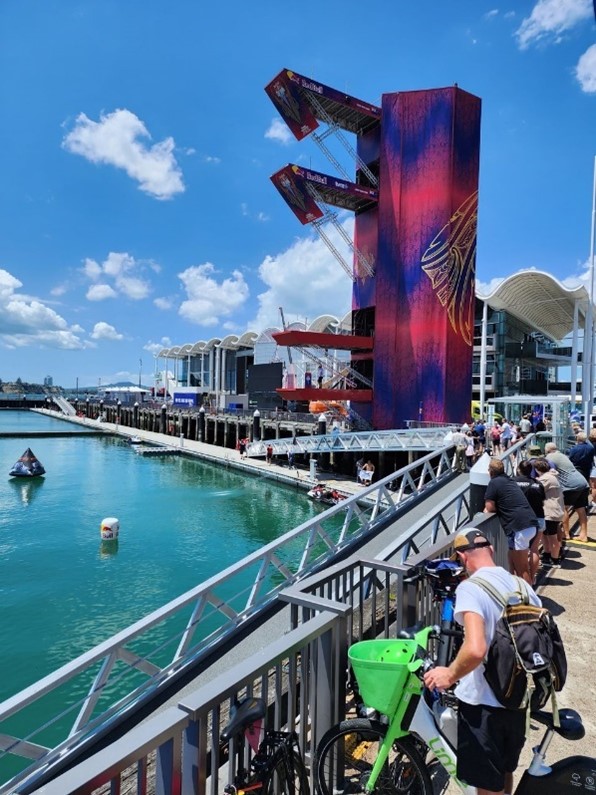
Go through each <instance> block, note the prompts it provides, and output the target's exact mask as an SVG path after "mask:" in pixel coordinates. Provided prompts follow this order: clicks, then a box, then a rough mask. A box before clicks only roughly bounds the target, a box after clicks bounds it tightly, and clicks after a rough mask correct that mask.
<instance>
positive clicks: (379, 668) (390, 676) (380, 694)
mask: <svg viewBox="0 0 596 795" xmlns="http://www.w3.org/2000/svg"><path fill="white" fill-rule="evenodd" d="M416 647H417V644H416V641H414V640H387V639H385V640H363V641H360V643H354V644H353V645H352V646H350V648H349V649H348V657H349V659H350V663H351V665H352V670H353V671H354V676H355V677H356V681H357V682H358V689H359V690H360V695H361V697H362V700H363V701H364V703H365V704H366V706H367V707H372V709H376V710H378V711H379V712H382V713H383V715H389V716H392V715H393V714H394V713H395V711H396V710H397V706H398V704H399V702H400V699H401V697H402V694H403V688H404V685H405V684H406V681H407V679H408V663H409V662H412V660H413V659H414V657H415V656H416Z"/></svg>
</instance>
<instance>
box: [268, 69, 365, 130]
mask: <svg viewBox="0 0 596 795" xmlns="http://www.w3.org/2000/svg"><path fill="white" fill-rule="evenodd" d="M265 91H266V92H267V95H268V96H269V98H270V99H271V101H272V102H273V104H274V105H275V107H276V108H277V110H278V112H279V113H280V115H281V116H282V118H283V119H284V121H285V122H286V123H287V125H288V127H289V128H290V130H291V131H292V133H293V134H294V135H295V137H296V138H297V139H298V140H299V141H300V140H302V139H303V138H305V137H306V136H307V135H309V134H310V133H312V132H313V131H314V130H316V128H317V127H318V126H319V121H323V122H325V123H329V121H332V122H333V123H334V124H336V125H337V126H338V127H340V128H341V129H342V130H347V131H348V132H352V133H356V134H357V135H361V134H362V133H366V132H368V131H369V130H371V129H372V128H373V127H374V126H375V125H377V124H378V123H379V122H380V120H381V108H379V107H378V106H376V105H371V104H370V103H369V102H364V101H363V100H361V99H357V98H356V97H351V96H350V95H349V94H344V93H343V92H342V91H338V90H337V89H335V88H330V87H329V86H326V85H324V84H323V83H319V82H317V81H316V80H312V79H311V78H310V77H304V76H303V75H300V74H298V73H297V72H293V71H292V70H291V69H282V70H281V72H280V73H279V74H278V75H276V76H275V77H274V78H273V80H271V82H270V83H268V84H267V85H266V86H265Z"/></svg>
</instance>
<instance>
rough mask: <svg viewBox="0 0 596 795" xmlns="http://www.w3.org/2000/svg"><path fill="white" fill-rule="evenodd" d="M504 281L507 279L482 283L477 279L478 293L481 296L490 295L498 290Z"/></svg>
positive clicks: (496, 279)
mask: <svg viewBox="0 0 596 795" xmlns="http://www.w3.org/2000/svg"><path fill="white" fill-rule="evenodd" d="M504 281H505V279H503V278H501V277H498V278H494V279H491V280H490V282H481V281H480V280H479V279H476V293H477V294H478V295H480V296H484V295H490V294H491V293H492V292H493V290H496V289H497V287H498V286H499V285H500V284H502V283H503V282H504Z"/></svg>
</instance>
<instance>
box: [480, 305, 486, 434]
mask: <svg viewBox="0 0 596 795" xmlns="http://www.w3.org/2000/svg"><path fill="white" fill-rule="evenodd" d="M487 336H488V304H487V303H486V301H485V302H484V303H483V305H482V336H481V340H480V419H484V418H485V417H486V410H485V406H486V340H487Z"/></svg>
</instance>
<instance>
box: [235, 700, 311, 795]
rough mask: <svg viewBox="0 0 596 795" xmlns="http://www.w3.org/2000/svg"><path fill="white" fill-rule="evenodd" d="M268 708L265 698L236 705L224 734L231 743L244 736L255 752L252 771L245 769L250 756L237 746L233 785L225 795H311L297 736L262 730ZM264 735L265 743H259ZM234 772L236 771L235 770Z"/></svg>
mask: <svg viewBox="0 0 596 795" xmlns="http://www.w3.org/2000/svg"><path fill="white" fill-rule="evenodd" d="M266 712H267V705H266V704H265V701H264V700H263V699H262V698H253V697H251V696H248V697H246V698H244V699H242V700H241V701H237V702H235V703H234V704H233V706H232V709H231V710H230V721H229V723H228V724H227V726H226V727H225V729H223V731H222V733H221V739H222V740H223V741H224V742H229V741H230V740H231V739H232V738H233V737H238V738H239V735H241V734H243V735H244V739H245V741H246V742H247V744H248V746H249V747H250V748H252V749H255V753H254V755H253V756H252V758H251V760H250V763H249V769H248V770H247V769H246V768H244V767H243V764H244V759H245V758H246V754H247V753H248V751H247V747H246V745H245V744H244V743H243V742H237V743H236V744H235V746H236V749H235V750H236V765H235V775H234V780H233V783H231V784H228V785H227V786H226V787H225V788H224V793H226V795H244V793H245V792H261V793H262V795H310V784H309V780H308V772H307V770H306V767H305V765H304V761H303V759H302V755H301V754H300V746H299V744H298V735H297V734H296V732H283V731H274V730H272V729H266V730H264V731H263V730H262V722H263V719H264V718H265V714H266ZM261 734H262V739H260V737H261ZM232 769H234V768H232Z"/></svg>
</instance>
